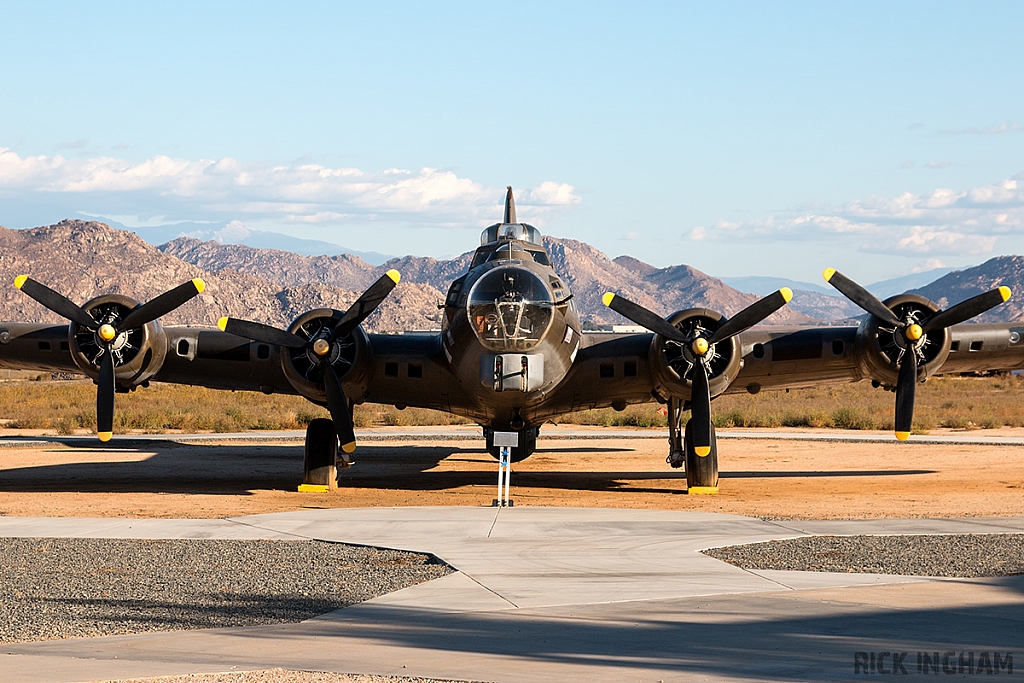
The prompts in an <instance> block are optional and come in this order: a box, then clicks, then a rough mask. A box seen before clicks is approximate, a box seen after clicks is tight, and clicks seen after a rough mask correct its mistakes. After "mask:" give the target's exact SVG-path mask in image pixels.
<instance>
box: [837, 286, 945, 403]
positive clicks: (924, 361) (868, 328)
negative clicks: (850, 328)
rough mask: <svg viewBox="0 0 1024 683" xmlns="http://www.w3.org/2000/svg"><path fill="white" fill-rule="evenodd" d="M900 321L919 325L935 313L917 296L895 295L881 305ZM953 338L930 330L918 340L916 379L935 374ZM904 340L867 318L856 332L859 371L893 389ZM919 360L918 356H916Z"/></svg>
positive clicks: (893, 330)
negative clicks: (919, 341) (919, 350)
mask: <svg viewBox="0 0 1024 683" xmlns="http://www.w3.org/2000/svg"><path fill="white" fill-rule="evenodd" d="M882 303H884V304H885V305H886V307H888V308H889V309H890V310H891V311H892V312H893V313H895V314H896V317H897V318H899V319H900V320H906V319H908V317H909V318H912V319H913V320H914V321H915V322H921V321H923V320H924V319H925V318H927V317H928V316H930V315H931V314H933V313H935V312H936V311H938V310H939V307H938V305H937V304H935V303H934V302H933V301H929V300H928V299H926V298H924V297H923V296H918V295H917V294H898V295H896V296H892V297H889V298H888V299H886V300H885V301H883V302H882ZM952 341H953V335H952V334H951V333H950V331H949V329H948V328H943V329H938V330H932V331H930V332H928V333H927V334H925V335H924V337H922V339H921V343H920V349H921V354H922V355H923V358H921V359H920V360H919V361H918V367H917V376H918V379H919V380H920V379H924V378H925V377H928V376H930V375H933V374H935V372H936V371H937V370H938V369H939V367H940V366H941V365H942V364H943V363H944V362H945V360H946V357H947V356H948V355H949V347H950V344H951V343H952ZM905 348H906V340H905V338H904V336H903V334H902V333H901V332H899V331H898V330H897V329H896V328H894V327H891V326H888V325H886V324H885V323H883V322H881V321H879V320H878V318H876V317H875V316H873V315H869V316H867V317H866V318H865V319H864V321H863V322H861V324H860V327H858V328H857V341H856V353H857V363H858V365H859V366H860V369H861V371H862V372H863V373H864V374H865V375H867V376H868V377H871V378H872V379H874V380H876V381H878V382H879V383H881V384H883V385H885V386H887V387H895V386H896V381H897V378H898V375H899V366H898V365H897V363H898V361H899V359H900V358H901V357H902V354H903V353H904V350H905ZM919 358H920V356H919Z"/></svg>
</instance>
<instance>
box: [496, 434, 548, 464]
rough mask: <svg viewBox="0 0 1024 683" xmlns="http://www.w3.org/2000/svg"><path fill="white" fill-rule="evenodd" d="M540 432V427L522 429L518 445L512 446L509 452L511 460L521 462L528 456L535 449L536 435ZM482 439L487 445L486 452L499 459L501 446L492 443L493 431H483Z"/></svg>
mask: <svg viewBox="0 0 1024 683" xmlns="http://www.w3.org/2000/svg"><path fill="white" fill-rule="evenodd" d="M539 433H540V428H539V427H535V428H533V429H523V430H520V432H519V445H518V446H513V447H512V452H511V453H510V454H509V456H510V458H509V459H510V460H511V461H512V462H522V461H523V460H526V459H527V458H529V457H530V456H531V455H532V454H533V452H534V451H535V450H537V435H538V434H539ZM484 440H485V443H486V445H487V452H488V453H490V454H491V457H492V458H494V459H495V460H500V459H501V448H500V447H499V446H495V445H494V435H493V432H490V433H488V432H484Z"/></svg>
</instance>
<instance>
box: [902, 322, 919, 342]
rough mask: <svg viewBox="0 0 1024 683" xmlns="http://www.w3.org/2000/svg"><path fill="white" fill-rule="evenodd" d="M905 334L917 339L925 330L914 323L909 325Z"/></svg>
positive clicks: (908, 337) (911, 338)
mask: <svg viewBox="0 0 1024 683" xmlns="http://www.w3.org/2000/svg"><path fill="white" fill-rule="evenodd" d="M904 334H905V335H906V337H907V339H909V340H910V341H917V340H918V339H920V338H921V337H922V336H923V335H924V330H922V329H921V326H920V325H918V324H917V323H914V324H913V325H910V326H908V327H907V330H906V332H904Z"/></svg>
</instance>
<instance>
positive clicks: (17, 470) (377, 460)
mask: <svg viewBox="0 0 1024 683" xmlns="http://www.w3.org/2000/svg"><path fill="white" fill-rule="evenodd" d="M1015 431H1016V430H1015ZM481 446H482V443H481V441H480V440H479V439H475V440H467V441H409V440H407V441H399V440H396V441H394V442H380V441H377V442H368V443H363V444H360V447H359V450H358V451H357V453H356V454H357V457H358V463H357V465H356V466H355V467H353V468H351V469H348V470H342V471H341V474H340V477H339V490H338V491H335V492H331V493H325V494H319V493H298V492H296V485H297V484H298V483H300V481H301V476H302V445H301V444H299V443H294V442H291V443H263V444H259V445H252V444H244V443H237V442H236V443H216V444H203V445H195V444H188V445H186V444H180V443H174V442H153V443H152V444H151V445H147V446H146V447H145V448H141V449H140V448H116V447H115V448H111V447H109V444H108V445H105V446H104V447H100V444H99V443H98V442H97V446H96V447H88V448H70V447H62V446H60V447H54V446H52V445H40V446H39V447H33V448H24V449H23V448H3V449H0V515H38V516H82V517H192V518H213V517H229V516H234V515H246V514H255V513H262V512H278V511H285V510H296V509H302V508H323V507H370V506H410V505H415V506H418V505H484V506H486V505H490V503H491V500H492V499H493V498H494V497H495V495H496V487H497V464H496V462H495V461H494V460H493V459H492V458H491V457H490V456H489V455H487V454H486V453H485V452H484V451H483V449H482V447H481ZM666 448H667V446H666V444H665V442H664V440H662V439H564V440H562V439H559V440H547V441H544V440H542V441H541V443H540V448H538V450H537V452H536V453H535V454H534V455H533V456H532V457H530V458H529V459H527V460H525V461H523V462H521V463H517V464H515V465H514V466H513V474H512V495H513V498H514V500H515V503H516V505H520V506H524V505H536V506H541V505H545V506H573V507H626V508H652V509H673V510H702V511H708V512H728V513H737V514H744V515H755V516H764V517H775V518H799V519H811V518H813V519H863V518H871V517H963V516H998V515H1024V448H1020V447H1013V446H959V445H948V446H947V445H925V444H914V443H909V444H901V443H897V442H895V441H892V442H885V443H822V442H806V441H786V440H778V441H770V440H761V439H739V440H733V439H730V440H723V441H720V442H719V462H720V468H721V481H720V493H719V494H718V495H716V496H695V495H694V496H691V495H687V494H686V479H685V475H684V474H683V473H682V472H681V471H680V470H673V469H670V468H669V467H668V465H666V464H665V455H666Z"/></svg>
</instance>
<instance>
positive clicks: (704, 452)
mask: <svg viewBox="0 0 1024 683" xmlns="http://www.w3.org/2000/svg"><path fill="white" fill-rule="evenodd" d="M693 452H694V453H696V454H697V455H698V456H699V457H701V458H706V457H708V456H709V455H711V446H694V447H693Z"/></svg>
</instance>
